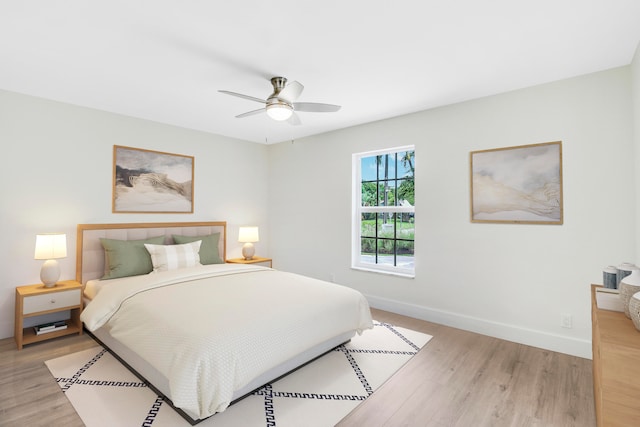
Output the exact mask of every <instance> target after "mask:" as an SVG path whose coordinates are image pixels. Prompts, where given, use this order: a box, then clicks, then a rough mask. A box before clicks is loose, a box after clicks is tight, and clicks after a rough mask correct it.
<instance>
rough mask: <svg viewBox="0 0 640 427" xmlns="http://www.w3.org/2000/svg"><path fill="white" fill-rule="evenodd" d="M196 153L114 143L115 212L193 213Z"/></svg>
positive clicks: (113, 193) (113, 198)
mask: <svg viewBox="0 0 640 427" xmlns="http://www.w3.org/2000/svg"><path fill="white" fill-rule="evenodd" d="M194 162H195V159H194V157H193V156H187V155H183V154H173V153H165V152H162V151H153V150H147V149H143V148H133V147H125V146H121V145H114V146H113V192H112V197H111V200H112V212H113V213H193V202H194V201H193V185H194Z"/></svg>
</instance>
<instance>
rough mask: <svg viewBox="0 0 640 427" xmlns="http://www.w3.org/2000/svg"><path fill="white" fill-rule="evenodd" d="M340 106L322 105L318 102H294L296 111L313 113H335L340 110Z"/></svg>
mask: <svg viewBox="0 0 640 427" xmlns="http://www.w3.org/2000/svg"><path fill="white" fill-rule="evenodd" d="M340 108H342V107H340V106H339V105H333V104H320V103H318V102H294V103H293V109H294V110H295V111H308V112H313V113H335V112H336V111H338V110H340Z"/></svg>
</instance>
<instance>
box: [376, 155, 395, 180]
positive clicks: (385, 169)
mask: <svg viewBox="0 0 640 427" xmlns="http://www.w3.org/2000/svg"><path fill="white" fill-rule="evenodd" d="M376 161H377V162H378V179H380V180H383V179H389V178H395V177H396V156H395V154H393V153H392V154H384V155H382V156H377V160H376Z"/></svg>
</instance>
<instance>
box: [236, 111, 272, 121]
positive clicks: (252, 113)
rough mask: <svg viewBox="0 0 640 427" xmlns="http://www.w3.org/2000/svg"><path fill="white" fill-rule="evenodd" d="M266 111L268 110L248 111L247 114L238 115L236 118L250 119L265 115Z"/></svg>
mask: <svg viewBox="0 0 640 427" xmlns="http://www.w3.org/2000/svg"><path fill="white" fill-rule="evenodd" d="M266 111H267V110H266V108H258V109H257V110H253V111H247V112H246V113H242V114H238V115H237V116H236V119H241V118H243V117H249V116H255V115H256V114H260V113H264V112H266Z"/></svg>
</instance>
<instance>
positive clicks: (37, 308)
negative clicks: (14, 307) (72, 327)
mask: <svg viewBox="0 0 640 427" xmlns="http://www.w3.org/2000/svg"><path fill="white" fill-rule="evenodd" d="M80 292H81V290H80V289H70V290H68V291H63V292H52V293H49V294H42V295H33V296H30V297H26V298H25V299H24V303H23V309H22V314H24V315H28V314H32V313H38V312H41V311H48V310H59V309H62V308H65V307H74V306H77V305H80Z"/></svg>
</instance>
